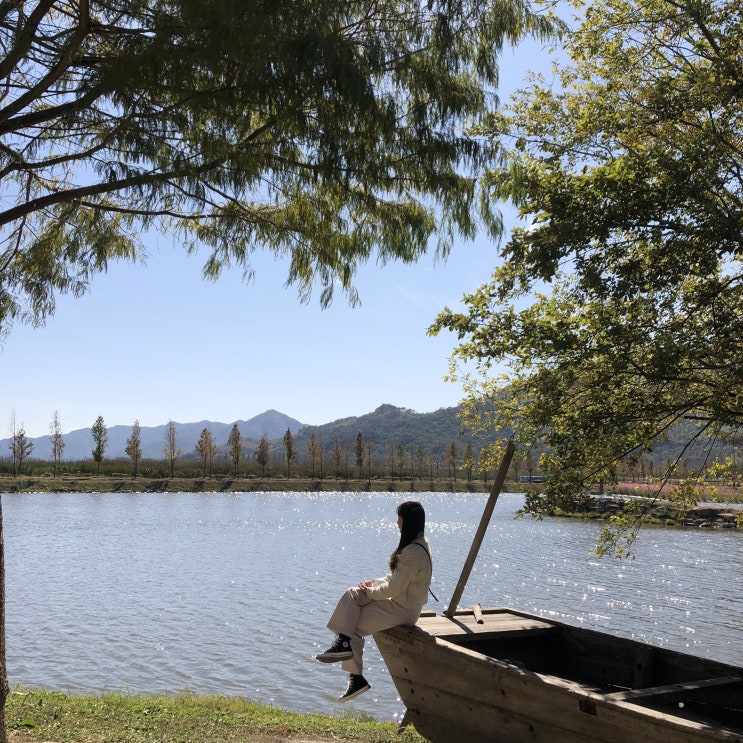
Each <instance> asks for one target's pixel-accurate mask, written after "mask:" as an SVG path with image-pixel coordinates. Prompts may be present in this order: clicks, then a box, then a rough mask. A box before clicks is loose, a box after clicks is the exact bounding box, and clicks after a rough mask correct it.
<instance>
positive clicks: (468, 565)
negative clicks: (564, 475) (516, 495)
mask: <svg viewBox="0 0 743 743" xmlns="http://www.w3.org/2000/svg"><path fill="white" fill-rule="evenodd" d="M515 451H516V445H515V444H514V443H513V441H509V442H508V444H507V445H506V451H505V452H504V453H503V459H502V460H501V463H500V467H499V468H498V474H497V475H496V476H495V482H493V487H492V488H491V490H490V497H489V498H488V502H487V503H486V504H485V510H484V511H483V514H482V518H481V519H480V526H478V527H477V532H476V533H475V538H474V539H473V540H472V546H471V547H470V553H469V555H467V560H466V561H465V563H464V567H463V568H462V574H461V575H460V576H459V582H458V583H457V587H456V588H455V589H454V595H453V596H452V597H451V602H450V603H449V606H448V607H447V609H446V611H445V612H444V616H445V617H448V618H449V619H451V618H452V617H453V616H454V612H455V611H456V610H457V606H458V604H459V599H461V598H462V594H463V593H464V587H465V586H466V585H467V580H468V579H469V577H470V573H471V572H472V566H473V565H474V564H475V560H476V559H477V553H478V552H479V551H480V546H481V545H482V540H483V539H484V538H485V532H486V531H487V529H488V524H489V523H490V518H491V516H492V515H493V509H494V508H495V504H496V502H497V501H498V496H499V495H500V491H501V488H502V487H503V483H504V482H505V481H506V475H507V474H508V468H509V467H510V466H511V459H513V453H514V452H515Z"/></svg>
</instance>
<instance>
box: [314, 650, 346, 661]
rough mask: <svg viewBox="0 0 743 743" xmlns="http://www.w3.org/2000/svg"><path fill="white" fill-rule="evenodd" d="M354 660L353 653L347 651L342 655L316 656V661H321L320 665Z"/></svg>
mask: <svg viewBox="0 0 743 743" xmlns="http://www.w3.org/2000/svg"><path fill="white" fill-rule="evenodd" d="M351 658H353V652H352V651H350V650H346V651H344V652H342V653H318V655H316V656H315V660H319V661H320V663H338V661H341V660H351Z"/></svg>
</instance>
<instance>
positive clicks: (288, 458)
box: [282, 428, 297, 477]
mask: <svg viewBox="0 0 743 743" xmlns="http://www.w3.org/2000/svg"><path fill="white" fill-rule="evenodd" d="M282 441H283V443H284V461H285V462H286V476H287V477H291V469H292V462H293V461H294V459H295V458H296V456H297V442H296V441H295V439H294V434H293V433H292V431H291V428H287V429H286V433H285V434H284V438H283V439H282Z"/></svg>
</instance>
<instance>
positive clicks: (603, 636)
mask: <svg viewBox="0 0 743 743" xmlns="http://www.w3.org/2000/svg"><path fill="white" fill-rule="evenodd" d="M418 626H419V627H420V628H421V629H423V630H424V631H425V632H427V633H429V634H431V635H434V636H435V637H437V638H438V639H440V640H443V641H446V642H449V643H452V644H454V645H456V646H459V647H462V648H467V649H468V650H471V651H475V652H477V653H481V654H483V655H485V656H488V657H490V658H494V659H497V660H499V661H501V662H504V663H507V664H509V665H512V666H514V667H516V668H518V669H521V670H524V671H530V672H533V673H537V674H540V675H542V676H549V677H556V678H558V679H561V680H563V681H564V682H567V683H569V684H570V685H572V686H574V687H576V686H577V687H578V688H579V689H580V690H581V691H583V690H584V691H586V692H589V693H593V694H601V695H602V696H603V697H604V698H605V699H607V700H614V701H616V702H626V703H630V704H636V705H642V706H645V707H649V708H653V709H657V710H661V711H666V712H671V711H672V712H673V714H675V715H679V716H683V717H691V716H693V717H695V718H707V719H711V720H714V721H715V722H716V723H717V724H720V723H722V724H726V725H733V726H735V727H738V728H740V727H743V669H740V668H738V667H735V666H729V665H726V664H723V663H719V662H716V661H713V660H710V659H705V658H699V657H696V656H691V655H688V654H686V653H679V652H674V651H672V650H667V649H664V648H657V647H653V646H650V645H647V644H645V643H642V642H637V641H635V640H631V639H624V638H620V637H617V636H615V635H611V634H607V633H603V632H596V631H592V630H588V629H585V628H582V627H574V626H571V625H567V624H562V623H560V622H555V621H552V620H549V619H543V618H541V617H538V616H535V615H532V614H527V613H521V612H517V611H514V610H513V609H480V608H479V607H475V608H474V609H473V610H465V611H459V612H456V613H455V614H454V615H453V616H452V617H445V616H438V615H435V614H432V613H431V614H429V613H426V614H424V615H423V616H422V617H421V619H420V620H419V622H418ZM585 704H587V705H590V704H591V701H590V698H589V697H587V698H586V701H585ZM586 711H589V712H590V710H586Z"/></svg>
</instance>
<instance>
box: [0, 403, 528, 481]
mask: <svg viewBox="0 0 743 743" xmlns="http://www.w3.org/2000/svg"><path fill="white" fill-rule="evenodd" d="M49 432H50V433H49V437H50V441H51V446H52V459H51V472H49V466H48V465H49V462H47V461H46V460H41V459H38V458H32V452H33V442H31V441H30V440H29V439H28V437H27V436H26V433H25V430H24V426H23V424H22V423H21V424H18V423H17V422H16V420H15V414H14V415H13V417H12V419H11V424H10V434H11V436H10V445H9V449H10V456H9V457H2V456H0V473H2V474H11V475H13V476H18V475H21V474H25V475H42V474H52V475H53V476H58V475H60V474H67V475H77V474H79V475H105V476H122V475H130V476H131V477H135V478H136V477H138V476H144V477H162V478H165V477H170V478H173V477H204V478H211V477H215V476H233V477H236V478H239V477H261V478H265V477H286V478H291V477H297V478H311V479H319V480H323V479H325V478H334V479H336V480H340V479H344V480H349V479H356V480H363V479H367V480H371V479H372V478H375V479H378V478H382V477H388V478H390V479H392V480H402V479H409V480H419V481H423V480H430V481H434V480H441V479H449V480H453V481H457V480H459V479H461V480H464V481H467V482H472V481H473V480H475V479H480V480H484V481H486V482H487V479H488V474H489V471H490V463H489V452H488V447H485V446H483V447H481V448H480V449H479V450H478V451H475V448H474V447H473V445H472V444H471V443H466V444H465V445H462V444H461V443H458V442H456V441H451V442H450V443H448V444H446V445H443V446H442V445H441V444H439V443H437V442H436V441H432V442H431V443H430V444H429V445H428V446H425V447H424V446H422V445H420V444H413V443H410V444H407V445H406V444H403V443H401V442H388V443H387V444H386V445H382V446H379V445H377V444H375V442H374V441H373V440H372V439H371V438H367V437H366V435H365V434H364V432H363V431H362V430H360V429H359V430H357V431H356V433H355V435H354V436H353V437H347V436H345V437H343V440H342V438H341V436H339V435H338V434H337V433H336V434H333V435H332V438H331V440H328V441H324V440H323V437H322V436H321V435H320V434H319V433H316V432H315V431H311V432H310V433H309V435H308V436H306V437H305V438H304V439H302V442H303V443H304V447H301V446H300V444H299V443H298V439H297V436H295V434H293V433H292V431H291V429H290V428H287V430H286V433H285V434H284V435H283V437H282V438H281V439H269V438H268V435H267V434H265V433H264V434H263V435H262V436H261V437H260V439H259V440H258V442H257V445H256V444H255V443H254V440H251V441H250V442H248V441H246V440H245V439H244V438H243V437H242V434H241V433H240V429H239V427H238V425H237V424H236V423H235V424H234V425H233V426H232V429H231V430H230V433H229V436H228V438H227V441H226V442H218V441H216V440H215V437H214V435H213V433H212V431H211V429H210V428H209V427H205V428H204V429H203V430H202V431H201V435H200V436H199V439H198V441H197V443H196V445H195V447H194V451H193V453H192V454H193V455H195V456H191V457H184V452H183V450H182V449H181V447H180V446H179V443H178V433H177V431H176V427H175V424H174V423H173V421H169V422H168V426H167V428H166V430H165V435H164V438H163V449H162V453H163V456H162V459H160V458H158V459H153V458H145V457H143V454H142V440H141V436H142V431H141V427H140V425H139V420H135V421H134V424H133V426H132V429H131V435H130V436H129V437H128V438H127V440H126V447H125V452H126V455H127V458H124V457H115V458H107V457H106V451H107V448H108V443H109V442H108V431H107V428H106V424H105V422H104V420H103V417H102V416H98V417H97V418H96V420H95V422H94V423H93V425H92V427H91V460H74V461H73V460H68V461H65V460H64V459H63V454H64V447H65V442H64V436H63V434H62V430H61V423H60V419H59V414H58V413H57V412H56V411H55V413H54V416H53V418H52V422H51V424H50V428H49ZM529 461H530V462H532V463H533V462H534V460H533V459H530V460H529Z"/></svg>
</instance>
